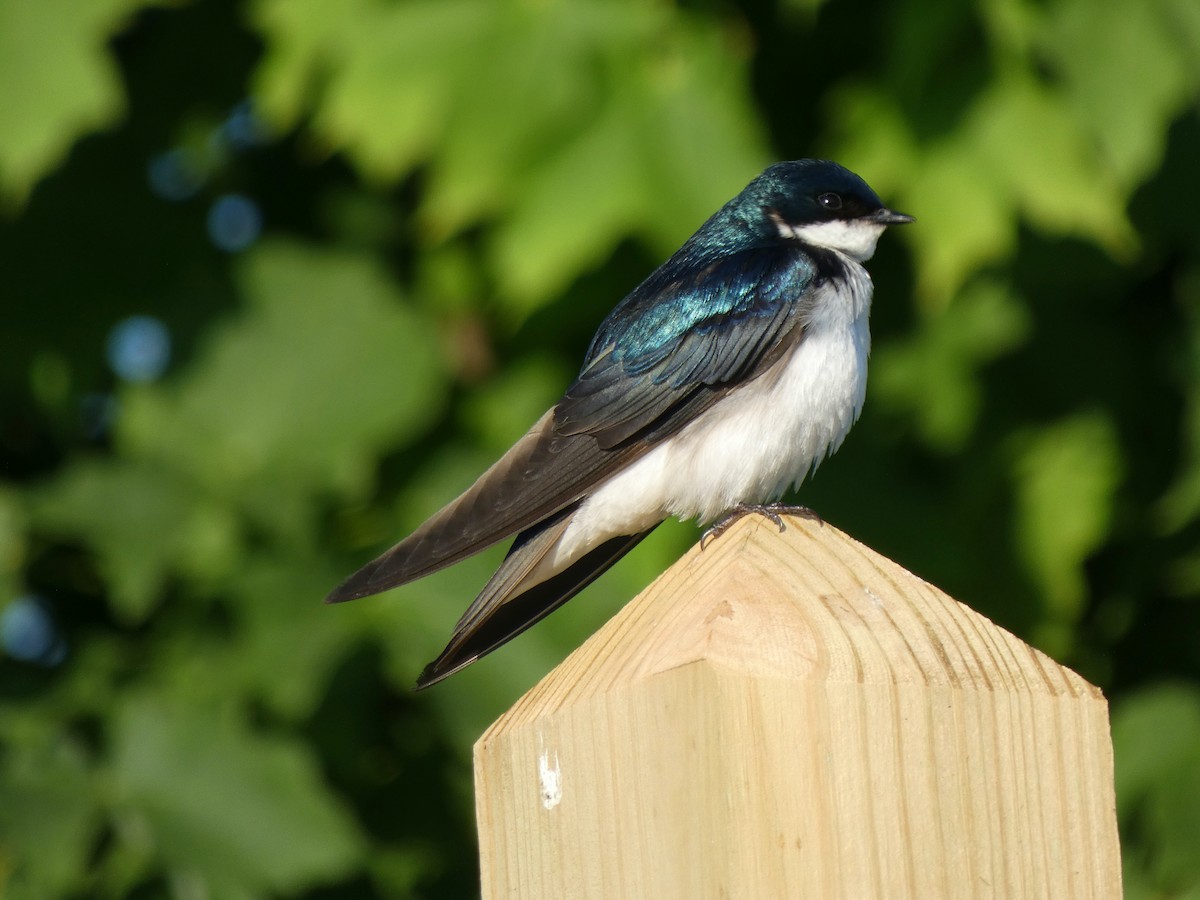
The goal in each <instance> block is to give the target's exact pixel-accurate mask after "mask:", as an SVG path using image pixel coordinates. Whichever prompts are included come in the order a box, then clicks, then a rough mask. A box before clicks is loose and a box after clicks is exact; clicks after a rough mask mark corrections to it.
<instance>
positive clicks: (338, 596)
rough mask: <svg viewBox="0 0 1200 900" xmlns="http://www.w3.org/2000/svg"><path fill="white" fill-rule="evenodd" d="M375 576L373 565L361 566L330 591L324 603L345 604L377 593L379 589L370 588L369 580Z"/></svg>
mask: <svg viewBox="0 0 1200 900" xmlns="http://www.w3.org/2000/svg"><path fill="white" fill-rule="evenodd" d="M374 574H375V564H374V563H370V564H368V565H365V566H363V567H362V568H361V569H359V570H358V571H357V572H355V573H354V574H353V575H351V576H350V577H349V578H347V579H346V580H345V581H343V582H342V583H341V584H339V585H338V586H337V587H335V588H334V589H333V590H332V591H330V592H329V595H328V596H327V597H326V598H325V602H326V603H345V602H346V601H347V600H357V599H358V598H359V597H367V596H369V595H371V594H377V593H379V590H380V589H379V588H373V587H371V578H372V576H373V575H374Z"/></svg>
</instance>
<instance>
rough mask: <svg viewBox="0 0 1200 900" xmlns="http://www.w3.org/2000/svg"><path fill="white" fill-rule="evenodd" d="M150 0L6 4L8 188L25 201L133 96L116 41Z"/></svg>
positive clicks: (3, 84) (1, 161) (3, 113)
mask: <svg viewBox="0 0 1200 900" xmlns="http://www.w3.org/2000/svg"><path fill="white" fill-rule="evenodd" d="M148 5H150V0H51V2H47V3H0V60H3V61H4V63H3V64H4V77H3V78H0V121H3V122H4V128H3V129H0V191H2V192H3V193H4V194H8V195H9V197H10V198H15V199H16V200H18V201H20V200H22V199H23V198H24V196H25V194H26V193H27V192H28V191H29V189H30V188H31V187H32V186H33V184H34V182H36V181H37V179H38V178H40V177H41V176H42V175H43V174H44V173H46V172H48V171H49V170H51V169H53V168H54V166H56V165H57V164H58V163H59V161H60V160H61V159H62V157H63V156H65V155H66V152H67V150H68V148H69V147H70V146H71V144H72V143H73V142H74V141H75V140H76V139H78V138H79V137H81V136H82V135H84V134H87V133H88V132H90V131H94V130H96V129H99V128H103V127H105V126H107V125H110V124H112V123H113V122H114V121H116V120H117V119H118V118H119V117H120V116H121V115H122V114H123V113H124V111H125V96H124V91H123V90H122V86H121V80H120V76H119V73H118V71H117V66H116V62H115V60H114V59H113V57H112V53H111V51H110V50H109V47H108V42H109V41H110V40H111V39H112V37H113V35H114V34H115V33H116V32H117V31H118V30H119V29H120V28H121V26H123V25H124V24H125V23H126V22H127V20H128V18H129V16H130V15H131V14H132V13H133V12H134V11H135V10H138V9H140V8H142V7H145V6H148Z"/></svg>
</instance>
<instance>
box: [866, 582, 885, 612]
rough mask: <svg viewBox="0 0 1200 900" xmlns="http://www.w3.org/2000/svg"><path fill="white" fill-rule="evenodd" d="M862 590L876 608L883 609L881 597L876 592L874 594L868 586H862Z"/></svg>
mask: <svg viewBox="0 0 1200 900" xmlns="http://www.w3.org/2000/svg"><path fill="white" fill-rule="evenodd" d="M863 590H864V591H866V593H867V599H868V600H870V601H871V602H872V603H874V604H875V606H876V607H877V608H878V609H883V598H882V597H880V596H879V595H878V594H876V593H875V592H874V591H873V590H871V589H870V588H869V587H864V588H863Z"/></svg>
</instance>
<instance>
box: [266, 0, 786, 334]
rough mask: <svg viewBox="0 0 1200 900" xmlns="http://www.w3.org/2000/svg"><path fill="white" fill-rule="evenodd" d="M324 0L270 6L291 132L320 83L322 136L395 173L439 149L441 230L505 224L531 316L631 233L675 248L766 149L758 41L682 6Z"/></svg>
mask: <svg viewBox="0 0 1200 900" xmlns="http://www.w3.org/2000/svg"><path fill="white" fill-rule="evenodd" d="M312 7H313V4H311V3H308V2H301V3H294V4H293V3H290V2H280V0H261V2H260V3H259V4H258V5H257V7H256V14H255V21H256V22H257V24H258V26H259V28H260V29H261V31H262V33H263V35H264V37H265V39H266V41H267V46H268V58H267V62H266V64H265V65H264V67H263V73H262V77H261V78H260V80H259V83H258V87H257V91H256V93H257V95H258V96H259V98H260V101H261V103H262V106H263V108H264V109H265V110H266V112H267V114H268V115H269V116H271V117H272V118H273V119H274V120H275V122H276V124H277V126H278V127H279V128H281V129H284V128H290V127H293V126H295V125H296V124H299V123H300V122H301V121H302V119H303V118H304V115H305V113H306V112H307V110H306V109H305V107H304V103H303V98H304V97H306V96H307V95H306V93H305V91H306V90H308V89H309V88H311V87H312V86H313V85H319V86H320V92H319V94H318V95H317V100H316V103H315V109H314V110H313V111H312V114H311V127H312V128H313V130H314V131H315V132H316V134H317V138H318V140H319V141H320V143H321V144H322V145H324V146H326V147H329V148H331V149H335V150H344V151H346V152H348V154H349V155H350V158H351V159H352V160H353V162H354V163H355V164H356V165H358V166H359V167H360V168H361V169H362V170H363V171H364V173H366V174H367V175H368V176H369V177H371V178H374V179H377V180H380V181H394V180H397V179H399V178H401V177H403V176H405V175H406V174H408V172H410V171H411V170H412V169H413V168H414V167H416V166H418V165H419V164H421V163H423V162H425V161H427V160H428V161H430V162H431V166H430V174H429V179H428V190H427V193H426V195H425V197H424V203H423V207H422V210H421V222H422V225H423V228H422V231H423V234H424V236H425V237H427V238H433V239H435V240H437V239H441V238H445V237H447V236H449V235H451V234H454V233H456V232H459V231H462V230H463V229H465V228H467V227H469V226H472V225H475V224H477V223H479V222H481V221H484V220H486V219H489V218H491V219H494V220H495V221H496V223H497V226H498V227H497V229H496V232H495V235H494V236H493V238H492V240H491V242H490V249H491V255H490V259H491V262H492V263H493V265H494V266H495V269H496V274H497V278H498V280H499V282H500V287H501V293H502V294H503V296H504V299H505V300H506V302H507V303H508V305H509V308H510V310H511V311H512V312H513V313H514V314H515V317H516V318H520V317H521V316H524V315H525V314H527V313H528V312H529V311H530V310H532V309H534V308H536V307H537V306H538V305H539V304H541V303H544V302H545V301H546V300H547V298H548V297H550V296H551V294H552V293H553V292H554V291H556V290H559V289H561V288H562V287H564V286H565V285H566V284H567V283H569V281H570V280H571V279H572V278H574V277H575V276H577V275H578V274H579V273H580V272H581V271H583V270H584V269H586V268H587V267H589V266H591V265H594V264H595V263H596V262H597V261H599V260H601V259H603V258H604V256H605V254H607V253H608V252H609V251H610V250H611V249H612V247H613V246H614V245H615V244H616V243H617V241H618V240H619V239H620V238H621V237H622V236H624V235H627V234H631V233H638V234H642V235H644V236H646V237H648V238H649V239H651V240H653V241H655V242H656V243H657V244H659V245H660V246H659V249H663V248H666V249H672V248H673V247H674V245H676V244H677V243H678V242H679V240H680V239H681V238H682V237H684V236H686V234H687V233H688V232H689V231H690V230H691V229H693V228H695V227H697V226H699V224H700V223H701V222H703V221H704V219H705V218H706V217H707V216H708V215H709V214H710V213H711V212H712V211H713V209H714V208H715V207H716V206H717V205H719V204H720V203H721V202H723V201H724V200H726V199H728V197H729V196H731V195H732V194H733V193H734V192H736V191H737V190H739V189H740V188H741V187H742V185H744V184H745V183H746V182H747V181H748V180H749V179H750V178H751V177H753V176H754V175H755V174H757V171H758V169H759V168H760V167H761V165H762V163H763V161H764V160H765V158H766V154H765V151H764V148H763V146H762V138H761V134H760V132H759V129H758V126H757V124H756V123H755V120H754V117H753V115H752V114H751V110H750V104H749V97H748V91H747V86H746V78H745V74H744V70H745V59H744V57H745V53H744V51H743V50H741V49H740V48H738V47H737V45H736V44H735V43H734V42H733V41H731V40H729V38H728V35H727V34H726V33H725V32H724V31H722V30H721V29H719V28H717V27H715V26H714V25H713V24H712V23H711V22H710V21H708V20H706V19H702V18H699V17H691V16H688V15H685V14H683V13H681V12H678V11H676V10H674V9H673V8H671V7H669V6H663V5H659V4H644V3H640V2H631V0H624V2H620V3H612V2H597V0H570V2H561V3H550V4H509V3H493V2H491V0H413V2H407V3H402V4H383V3H372V2H368V0H358V2H356V3H354V4H353V7H352V8H350V9H344V8H343V9H339V13H338V14H337V15H336V16H331V15H328V14H325V13H322V12H319V11H314V10H313V8H312ZM480 73H486V77H482V78H481V77H480Z"/></svg>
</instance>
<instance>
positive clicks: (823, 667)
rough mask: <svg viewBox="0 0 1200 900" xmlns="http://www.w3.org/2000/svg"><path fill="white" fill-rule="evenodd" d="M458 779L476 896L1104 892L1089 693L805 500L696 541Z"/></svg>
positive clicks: (1112, 848) (1117, 880)
mask: <svg viewBox="0 0 1200 900" xmlns="http://www.w3.org/2000/svg"><path fill="white" fill-rule="evenodd" d="M475 777H476V794H477V799H476V807H477V815H478V822H479V837H480V858H481V871H482V879H483V894H484V896H485V897H488V898H500V897H505V898H508V897H521V898H574V897H581V898H583V897H588V898H590V897H597V898H624V897H629V898H650V897H653V898H673V897H680V898H709V897H711V898H735V897H737V898H741V897H745V898H773V897H788V898H792V897H797V898H822V900H824V898H846V900H869V898H1035V897H1036V898H1054V900H1059V898H1111V900H1116V898H1119V897H1120V896H1121V874H1120V858H1119V848H1118V844H1117V834H1116V818H1115V812H1114V799H1113V782H1112V752H1111V743H1110V738H1109V730H1108V714H1107V705H1106V703H1105V701H1104V698H1103V696H1102V695H1101V693H1100V691H1099V690H1098V689H1097V688H1095V687H1093V686H1092V685H1090V684H1088V683H1087V682H1086V681H1084V680H1083V679H1082V678H1080V677H1079V676H1078V675H1076V674H1075V673H1074V672H1071V671H1070V670H1069V669H1066V668H1064V667H1062V666H1060V665H1058V664H1057V663H1055V662H1054V661H1053V660H1051V659H1049V658H1048V657H1046V656H1044V655H1043V654H1041V653H1039V652H1038V651H1036V650H1034V649H1033V648H1031V647H1029V646H1028V645H1026V644H1024V643H1022V642H1021V641H1019V640H1017V639H1016V638H1015V637H1013V636H1012V635H1011V634H1009V633H1008V632H1006V631H1004V630H1003V629H1001V628H999V627H997V626H996V625H994V624H992V623H991V622H989V621H988V620H987V619H985V618H983V617H982V616H980V615H978V614H977V613H975V612H973V611H971V610H970V609H968V608H967V607H965V606H963V605H961V604H959V603H957V602H956V601H954V600H953V599H951V598H950V597H948V596H947V595H946V594H944V593H943V592H941V591H939V590H938V589H937V588H935V587H933V586H931V585H929V584H927V583H925V582H923V581H921V580H920V579H919V578H917V577H916V576H914V575H912V574H911V573H909V572H907V571H905V570H904V569H902V568H901V567H899V566H897V565H896V564H895V563H892V562H890V561H889V560H887V559H885V558H883V557H881V556H879V555H878V554H876V553H874V552H873V551H871V550H870V549H868V548H867V547H865V546H863V545H862V544H860V543H858V542H857V541H854V540H853V539H851V538H849V537H848V536H846V535H845V534H843V533H842V532H840V531H838V530H837V529H836V528H834V527H833V526H831V525H828V524H824V525H822V524H819V523H814V522H810V521H806V520H801V519H795V518H789V519H787V529H786V530H785V531H784V532H782V533H780V532H779V531H778V529H777V528H776V526H775V525H773V524H772V523H770V522H768V521H767V520H765V519H763V518H760V517H756V516H751V517H747V518H745V519H743V520H741V521H739V522H738V523H736V524H735V525H734V526H733V527H732V528H730V529H729V531H727V532H726V533H725V534H724V535H722V536H721V537H719V538H718V539H717V540H715V541H713V542H711V543H710V544H709V545H708V547H707V548H706V549H704V550H700V549H699V548H698V547H696V548H693V549H692V550H691V551H690V552H689V553H688V554H687V555H686V556H684V558H683V559H681V560H680V561H679V562H678V563H677V564H676V565H674V566H673V567H672V568H671V569H670V570H668V571H667V572H666V573H665V574H663V575H662V576H661V577H660V578H659V579H658V580H657V581H655V582H654V584H652V585H651V586H650V587H649V588H647V589H646V590H645V591H644V592H643V593H642V594H640V595H639V596H638V597H637V598H635V599H634V600H633V601H631V602H630V603H629V604H628V605H627V606H626V607H625V608H624V609H623V610H621V612H620V613H618V614H617V615H616V616H615V617H614V618H613V619H612V620H611V621H610V622H608V623H607V625H605V626H604V627H603V628H602V629H601V630H600V631H598V632H597V633H596V634H595V635H594V636H593V637H592V638H591V639H590V640H588V641H587V642H586V643H585V644H584V645H583V646H582V647H580V648H579V649H578V650H577V651H576V652H575V653H573V654H572V655H571V656H570V657H569V658H568V659H566V660H565V661H564V662H563V663H562V665H560V666H559V667H558V668H557V669H555V670H554V671H553V672H551V673H550V674H549V675H547V676H546V678H544V679H543V680H542V681H541V682H540V683H539V684H538V685H537V686H536V687H534V688H533V689H532V690H530V691H529V692H528V693H527V694H526V695H525V696H524V697H523V698H522V699H521V700H519V701H518V702H517V703H516V704H515V705H514V706H513V707H512V708H511V709H510V710H509V711H508V712H507V713H505V714H504V715H503V716H502V717H501V718H500V719H499V720H498V721H497V722H496V723H495V724H494V725H493V726H492V727H491V728H490V729H488V731H487V732H486V733H485V734H484V735H483V736H482V737H481V738H480V740H479V742H478V743H477V744H476V747H475Z"/></svg>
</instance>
